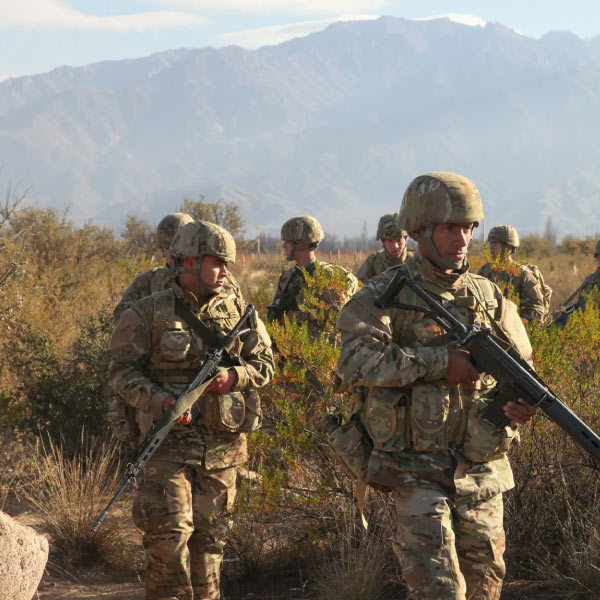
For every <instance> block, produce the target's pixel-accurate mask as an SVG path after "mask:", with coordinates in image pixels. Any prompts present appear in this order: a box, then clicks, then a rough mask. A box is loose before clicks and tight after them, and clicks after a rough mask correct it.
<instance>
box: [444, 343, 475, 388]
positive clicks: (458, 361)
mask: <svg viewBox="0 0 600 600" xmlns="http://www.w3.org/2000/svg"><path fill="white" fill-rule="evenodd" d="M446 380H447V381H448V383H451V384H452V385H458V384H463V385H470V384H473V383H475V382H476V381H478V380H479V373H478V371H477V369H476V368H475V367H474V366H473V363H472V362H471V361H470V360H469V353H468V352H467V351H465V350H449V351H448V370H447V371H446Z"/></svg>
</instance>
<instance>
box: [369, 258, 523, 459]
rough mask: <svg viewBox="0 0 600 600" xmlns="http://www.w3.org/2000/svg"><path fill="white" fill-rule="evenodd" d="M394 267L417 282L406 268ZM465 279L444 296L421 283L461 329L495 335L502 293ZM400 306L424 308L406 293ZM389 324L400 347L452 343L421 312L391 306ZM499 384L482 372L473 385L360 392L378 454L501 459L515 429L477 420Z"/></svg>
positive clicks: (441, 383) (419, 383)
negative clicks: (457, 453) (457, 452)
mask: <svg viewBox="0 0 600 600" xmlns="http://www.w3.org/2000/svg"><path fill="white" fill-rule="evenodd" d="M396 268H397V269H405V270H407V271H408V273H409V274H410V275H411V276H412V277H413V279H414V278H415V275H416V273H415V272H412V269H411V268H410V267H409V266H408V265H407V264H405V265H401V266H399V267H396ZM464 277H465V283H466V286H465V287H462V288H460V289H457V290H452V291H448V290H444V291H442V290H441V289H440V288H438V287H437V286H435V285H434V284H430V283H429V282H428V281H425V280H422V281H420V282H419V283H420V285H421V286H422V287H423V289H424V290H425V291H427V292H429V293H430V294H432V295H434V296H436V297H437V298H438V299H439V300H441V302H442V303H443V304H444V306H445V308H446V309H447V310H449V311H450V312H451V313H452V314H453V315H454V316H455V317H456V318H458V319H459V320H461V321H462V322H463V323H465V324H469V325H471V324H473V323H478V324H480V325H482V326H485V327H488V328H490V329H492V330H494V328H496V329H498V325H497V324H496V322H497V321H498V320H499V319H500V315H499V314H498V312H499V302H498V300H499V299H498V297H497V293H499V292H497V288H496V287H495V286H494V285H493V284H492V283H491V282H490V281H488V280H487V279H485V278H483V277H478V276H473V275H471V274H466V275H465V276H464ZM395 302H396V303H402V304H410V305H413V306H423V302H422V301H421V300H420V298H419V297H418V296H417V295H416V294H415V292H413V291H412V290H411V289H410V288H407V287H405V288H403V289H402V290H401V291H400V293H399V294H398V296H397V298H396V300H395ZM390 325H391V329H392V336H393V337H392V341H393V342H394V343H395V344H397V345H399V346H400V347H405V348H410V347H423V346H424V347H435V346H446V345H447V344H448V343H450V342H451V341H452V340H451V338H450V336H449V335H448V334H446V333H445V331H444V330H443V329H442V328H441V327H440V326H439V325H438V324H437V323H436V322H435V321H433V319H430V318H428V317H426V316H425V315H424V313H420V312H417V311H412V310H405V309H400V308H392V309H391V311H390ZM495 383H496V382H495V380H494V379H493V378H492V377H491V376H489V375H485V374H482V377H481V379H480V380H479V381H477V382H476V383H475V384H474V385H472V386H463V385H461V386H453V385H450V384H449V383H448V382H447V381H446V380H445V379H440V380H437V381H425V380H423V379H418V380H416V381H415V382H413V383H412V384H410V385H407V386H406V387H403V388H388V387H379V386H372V387H369V388H364V389H363V401H362V402H361V403H360V404H359V406H358V408H359V410H360V415H361V420H362V422H363V424H364V425H365V427H366V430H367V432H368V434H369V436H370V438H371V440H372V443H373V448H374V449H375V450H378V451H382V452H398V451H402V450H405V449H411V450H414V451H418V452H438V451H447V450H448V449H449V448H451V447H455V448H460V449H461V450H462V452H463V453H464V454H465V456H466V457H467V458H469V459H470V460H473V461H476V462H485V461H488V460H492V459H494V458H500V457H501V456H503V455H504V453H505V452H506V451H507V450H508V447H509V445H510V443H511V442H512V440H513V438H514V436H515V433H516V430H515V429H513V428H512V427H510V426H509V427H506V428H504V430H498V431H497V430H495V429H494V428H493V427H492V426H490V425H487V424H486V423H485V422H483V421H481V419H480V418H479V415H480V414H481V412H482V410H483V409H484V408H485V405H486V403H487V402H486V397H487V396H490V395H491V394H493V388H494V385H495Z"/></svg>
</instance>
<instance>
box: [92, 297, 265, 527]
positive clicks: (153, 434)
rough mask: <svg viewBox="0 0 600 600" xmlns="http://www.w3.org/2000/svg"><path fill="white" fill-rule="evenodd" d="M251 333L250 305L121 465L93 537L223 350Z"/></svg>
mask: <svg viewBox="0 0 600 600" xmlns="http://www.w3.org/2000/svg"><path fill="white" fill-rule="evenodd" d="M246 322H249V323H250V327H248V328H246V329H243V327H244V325H245V324H246ZM253 329H256V309H255V308H254V306H253V305H252V304H249V305H248V307H247V308H246V311H245V312H244V314H243V315H242V316H241V317H240V320H239V321H238V322H237V323H236V325H235V327H234V328H233V329H232V330H231V331H230V332H229V333H228V334H226V335H225V336H223V337H222V338H219V339H218V340H217V341H216V343H215V347H214V348H210V349H209V350H207V352H206V355H205V358H204V363H203V364H202V367H201V368H200V371H198V375H196V377H195V378H194V381H192V383H190V385H189V386H188V387H187V389H186V390H185V392H183V393H182V394H181V395H180V396H179V398H177V401H176V402H175V404H174V405H173V406H172V407H171V408H170V409H169V410H168V411H167V412H165V413H164V414H163V415H162V416H161V418H160V419H159V420H158V421H157V422H156V423H155V424H154V425H152V427H151V429H150V431H148V433H147V434H146V437H145V439H144V441H143V442H142V444H141V445H140V446H139V448H138V449H137V450H136V451H135V453H134V455H133V457H132V458H131V460H130V461H129V462H128V463H127V464H126V465H125V469H124V470H123V473H122V474H121V477H120V480H119V489H118V490H117V493H116V494H115V495H114V496H113V497H112V499H111V501H110V502H109V503H108V504H107V506H106V508H105V509H104V510H103V511H102V513H101V514H100V516H99V517H98V518H97V519H96V520H95V521H94V523H93V524H92V526H91V530H92V532H93V533H95V532H96V531H97V530H98V528H99V527H100V525H102V521H104V519H105V518H106V515H107V514H108V511H110V509H111V508H112V506H113V504H114V503H115V502H116V501H117V500H118V499H119V497H120V496H121V494H122V493H123V492H124V491H125V489H126V488H127V486H128V485H129V484H130V483H132V482H133V481H134V480H135V479H136V477H137V476H138V475H139V474H140V473H141V472H142V470H143V469H144V467H145V466H146V463H147V462H148V461H149V460H150V457H151V456H152V455H153V454H154V453H155V452H156V451H157V450H158V448H159V447H160V445H161V444H162V443H163V442H164V441H165V438H166V437H167V435H169V432H170V431H171V429H173V427H174V426H175V424H176V422H177V419H179V417H180V416H181V415H183V413H184V412H185V411H186V410H188V408H190V407H191V406H192V405H193V404H194V403H195V402H196V401H197V400H198V399H199V398H200V396H202V394H203V393H204V390H205V389H206V388H207V387H208V384H209V382H210V379H212V377H213V376H214V375H215V370H216V368H217V367H218V366H219V364H220V363H221V362H222V361H223V360H224V359H225V357H226V356H227V350H228V349H229V348H231V346H232V344H233V342H234V341H235V340H236V339H237V338H238V337H240V335H244V334H245V333H247V332H249V331H252V330H253Z"/></svg>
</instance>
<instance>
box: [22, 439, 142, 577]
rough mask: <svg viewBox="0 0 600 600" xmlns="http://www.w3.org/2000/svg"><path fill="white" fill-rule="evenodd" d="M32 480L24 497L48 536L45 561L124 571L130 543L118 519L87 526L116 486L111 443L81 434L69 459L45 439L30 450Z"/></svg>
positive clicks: (118, 467) (117, 467) (115, 453)
mask: <svg viewBox="0 0 600 600" xmlns="http://www.w3.org/2000/svg"><path fill="white" fill-rule="evenodd" d="M35 452H36V454H37V456H36V463H35V464H36V471H37V473H36V475H37V479H38V483H37V484H36V485H34V486H31V487H30V488H29V489H28V490H27V491H26V498H27V499H28V500H29V501H30V502H31V504H32V505H33V506H34V507H35V509H36V511H37V512H38V513H39V514H40V516H41V517H42V519H43V522H44V527H45V529H46V530H47V532H48V533H49V534H50V537H51V542H50V562H51V564H52V562H53V561H54V562H55V563H60V565H61V566H63V567H64V566H65V565H68V566H72V567H85V566H87V567H89V566H96V565H105V566H107V567H110V568H113V569H118V570H124V569H126V568H127V567H128V566H130V565H131V562H132V551H133V549H132V544H131V542H130V541H128V540H127V539H126V537H125V536H124V533H123V530H122V527H121V525H120V523H119V522H118V521H117V520H115V519H107V520H106V521H105V522H104V523H103V525H102V527H101V528H100V529H99V530H98V531H97V532H96V533H95V534H93V533H92V532H91V530H90V527H91V525H92V523H93V521H94V519H95V518H96V517H97V516H98V515H99V514H100V512H101V511H102V510H103V509H104V507H105V506H106V504H107V502H108V500H109V499H110V497H112V495H113V493H114V490H115V488H116V485H117V482H118V479H119V474H120V471H121V465H120V461H119V458H118V447H117V445H116V443H115V442H106V441H103V440H101V439H99V438H95V439H90V438H86V437H85V436H84V434H82V436H81V444H80V448H79V452H78V453H77V454H76V455H75V456H74V457H73V458H68V455H67V454H66V453H65V452H64V451H63V448H62V447H60V446H58V445H57V444H55V443H54V442H52V440H49V441H48V442H46V443H45V444H38V446H37V447H36V448H35Z"/></svg>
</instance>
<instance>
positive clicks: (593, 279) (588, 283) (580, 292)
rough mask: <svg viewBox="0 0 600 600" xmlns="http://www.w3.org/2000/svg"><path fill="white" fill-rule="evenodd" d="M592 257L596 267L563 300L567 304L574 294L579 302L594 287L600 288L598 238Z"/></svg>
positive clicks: (599, 249) (599, 243)
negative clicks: (596, 264)
mask: <svg viewBox="0 0 600 600" xmlns="http://www.w3.org/2000/svg"><path fill="white" fill-rule="evenodd" d="M594 258H595V259H596V262H597V263H598V268H597V269H596V270H595V271H594V272H593V273H590V274H589V275H588V276H587V277H586V278H585V279H584V280H583V282H582V284H581V285H580V286H579V287H578V288H577V289H576V290H575V291H574V292H573V293H572V294H571V295H570V296H569V297H568V298H567V299H566V300H565V304H569V302H571V301H572V300H573V299H574V298H575V296H577V297H578V298H577V302H578V303H579V302H580V301H581V300H582V298H585V296H586V295H588V294H589V293H591V292H592V291H594V290H595V289H596V288H600V240H598V241H597V242H596V247H595V248H594Z"/></svg>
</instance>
